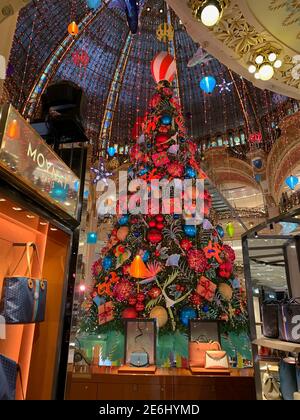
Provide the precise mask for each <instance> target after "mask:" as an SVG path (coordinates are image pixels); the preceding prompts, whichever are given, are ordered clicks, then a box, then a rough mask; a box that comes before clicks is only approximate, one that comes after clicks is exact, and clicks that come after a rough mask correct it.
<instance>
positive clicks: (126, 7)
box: [109, 0, 139, 34]
mask: <svg viewBox="0 0 300 420" xmlns="http://www.w3.org/2000/svg"><path fill="white" fill-rule="evenodd" d="M109 7H110V8H118V9H120V10H123V12H125V13H126V18H127V24H128V26H129V29H130V31H131V33H132V34H136V33H137V31H138V27H139V2H138V1H136V0H112V1H111V2H110V3H109Z"/></svg>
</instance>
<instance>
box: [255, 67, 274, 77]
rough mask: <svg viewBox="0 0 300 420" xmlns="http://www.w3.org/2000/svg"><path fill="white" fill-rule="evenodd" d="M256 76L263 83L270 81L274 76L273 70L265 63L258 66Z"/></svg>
mask: <svg viewBox="0 0 300 420" xmlns="http://www.w3.org/2000/svg"><path fill="white" fill-rule="evenodd" d="M258 74H259V77H260V78H261V80H263V81H267V80H271V79H272V77H273V76H274V68H273V67H272V66H271V64H268V63H265V64H263V65H262V66H260V68H259V71H258Z"/></svg>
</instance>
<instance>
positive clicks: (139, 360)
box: [130, 352, 149, 368]
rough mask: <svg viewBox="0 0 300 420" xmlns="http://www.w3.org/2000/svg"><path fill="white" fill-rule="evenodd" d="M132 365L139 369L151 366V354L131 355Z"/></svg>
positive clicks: (136, 353)
mask: <svg viewBox="0 0 300 420" xmlns="http://www.w3.org/2000/svg"><path fill="white" fill-rule="evenodd" d="M130 365H131V366H134V367H137V368H141V367H146V366H149V354H148V353H147V352H140V353H139V352H134V353H131V355H130Z"/></svg>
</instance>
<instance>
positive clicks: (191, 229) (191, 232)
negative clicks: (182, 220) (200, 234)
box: [183, 225, 197, 238]
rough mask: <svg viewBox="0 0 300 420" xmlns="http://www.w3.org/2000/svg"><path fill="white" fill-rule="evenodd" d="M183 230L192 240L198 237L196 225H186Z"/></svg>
mask: <svg viewBox="0 0 300 420" xmlns="http://www.w3.org/2000/svg"><path fill="white" fill-rule="evenodd" d="M183 230H184V233H185V234H186V235H187V236H189V237H191V238H193V237H195V236H196V235H197V227H196V226H194V225H184V226H183Z"/></svg>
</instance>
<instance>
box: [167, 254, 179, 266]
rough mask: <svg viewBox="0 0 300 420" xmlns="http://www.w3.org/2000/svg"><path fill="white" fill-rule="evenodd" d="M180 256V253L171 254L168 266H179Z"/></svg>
mask: <svg viewBox="0 0 300 420" xmlns="http://www.w3.org/2000/svg"><path fill="white" fill-rule="evenodd" d="M180 257H181V255H180V254H173V255H170V256H169V257H168V259H167V262H166V267H178V263H179V259H180Z"/></svg>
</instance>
